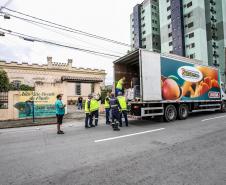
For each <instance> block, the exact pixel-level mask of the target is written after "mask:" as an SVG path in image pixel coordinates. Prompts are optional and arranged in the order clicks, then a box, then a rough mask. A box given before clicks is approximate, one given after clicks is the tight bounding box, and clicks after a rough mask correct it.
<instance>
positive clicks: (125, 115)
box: [119, 110, 128, 126]
mask: <svg viewBox="0 0 226 185" xmlns="http://www.w3.org/2000/svg"><path fill="white" fill-rule="evenodd" d="M122 116H123V117H124V118H125V123H126V126H128V118H127V111H126V110H123V111H122V112H121V114H120V124H119V125H120V126H122Z"/></svg>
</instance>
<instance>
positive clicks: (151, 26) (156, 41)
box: [130, 0, 161, 52]
mask: <svg viewBox="0 0 226 185" xmlns="http://www.w3.org/2000/svg"><path fill="white" fill-rule="evenodd" d="M158 1H159V0H145V1H144V2H143V3H141V4H137V5H136V6H134V8H133V13H132V14H131V15H130V38H131V46H132V50H134V49H137V48H145V49H148V50H151V51H155V52H160V49H161V44H160V23H159V5H158V3H159V2H158Z"/></svg>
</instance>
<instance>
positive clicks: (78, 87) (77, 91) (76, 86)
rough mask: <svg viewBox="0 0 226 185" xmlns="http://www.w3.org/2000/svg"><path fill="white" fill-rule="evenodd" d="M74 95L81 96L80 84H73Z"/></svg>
mask: <svg viewBox="0 0 226 185" xmlns="http://www.w3.org/2000/svg"><path fill="white" fill-rule="evenodd" d="M75 95H81V83H76V84H75Z"/></svg>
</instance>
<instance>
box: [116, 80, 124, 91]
mask: <svg viewBox="0 0 226 185" xmlns="http://www.w3.org/2000/svg"><path fill="white" fill-rule="evenodd" d="M122 82H123V80H122V79H120V80H119V81H118V83H117V85H116V89H120V90H122Z"/></svg>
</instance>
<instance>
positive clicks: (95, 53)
mask: <svg viewBox="0 0 226 185" xmlns="http://www.w3.org/2000/svg"><path fill="white" fill-rule="evenodd" d="M0 30H3V31H4V32H6V34H9V35H12V36H16V37H19V38H22V39H24V40H26V41H31V42H40V43H45V44H49V45H54V46H60V47H65V48H69V49H74V50H77V51H81V52H85V53H90V54H94V55H98V56H103V57H111V58H112V57H114V58H118V57H120V56H117V55H113V54H109V53H103V52H98V51H94V50H88V49H84V48H78V47H74V46H70V45H66V44H62V43H57V42H55V41H49V40H44V39H40V38H38V37H33V36H30V35H26V34H23V33H18V32H14V31H11V30H7V29H5V28H0Z"/></svg>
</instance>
